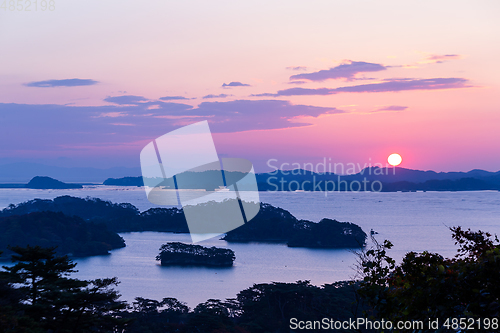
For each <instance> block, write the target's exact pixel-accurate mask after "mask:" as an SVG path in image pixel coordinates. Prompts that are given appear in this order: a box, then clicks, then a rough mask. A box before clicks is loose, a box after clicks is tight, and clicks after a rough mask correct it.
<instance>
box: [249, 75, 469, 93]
mask: <svg viewBox="0 0 500 333" xmlns="http://www.w3.org/2000/svg"><path fill="white" fill-rule="evenodd" d="M468 82H469V80H467V79H463V78H434V79H387V80H384V82H381V83H371V84H361V85H355V86H349V87H339V88H315V89H309V88H299V87H297V88H290V89H284V90H279V91H278V92H277V93H276V94H270V93H264V94H256V95H252V96H272V97H278V96H303V95H334V94H338V93H343V92H357V93H367V92H396V91H407V90H440V89H457V88H469V87H472V85H469V84H467V83H468Z"/></svg>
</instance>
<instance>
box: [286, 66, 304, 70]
mask: <svg viewBox="0 0 500 333" xmlns="http://www.w3.org/2000/svg"><path fill="white" fill-rule="evenodd" d="M286 69H291V70H292V71H305V70H306V69H307V67H306V66H295V67H294V66H288V67H287V68H286Z"/></svg>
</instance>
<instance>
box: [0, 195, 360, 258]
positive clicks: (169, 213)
mask: <svg viewBox="0 0 500 333" xmlns="http://www.w3.org/2000/svg"><path fill="white" fill-rule="evenodd" d="M211 204H215V203H214V202H211V203H210V202H209V203H205V204H203V205H211ZM42 211H52V212H62V213H63V214H66V215H68V216H78V217H80V218H81V219H83V220H85V221H87V222H92V223H94V224H103V225H105V226H106V227H107V229H108V230H110V231H112V232H115V233H118V232H135V231H157V232H175V233H188V232H189V228H188V225H187V222H186V219H185V217H184V213H183V211H182V209H178V208H175V207H174V208H151V209H149V210H147V211H144V212H140V211H139V210H138V209H137V208H136V207H135V206H134V205H132V204H129V203H120V204H117V203H111V202H109V201H104V200H101V199H97V198H86V199H82V198H75V197H71V196H61V197H57V198H55V199H53V200H50V199H34V200H30V201H27V202H24V203H20V204H18V205H10V206H9V207H7V208H5V209H4V210H2V211H0V217H2V216H3V217H7V216H13V215H23V214H29V213H33V212H42ZM0 231H1V230H0ZM366 237H367V235H366V233H365V232H364V231H363V230H362V229H361V228H360V227H359V226H357V225H355V224H353V223H349V222H338V221H335V220H331V219H323V220H321V221H320V222H319V223H316V222H311V221H307V220H298V219H297V218H296V217H294V216H293V215H292V214H290V212H288V211H286V210H284V209H281V208H278V207H274V206H272V205H270V204H265V203H261V204H260V211H259V213H258V214H257V215H256V216H255V217H254V218H253V219H252V220H250V221H249V222H248V223H246V224H244V225H242V226H241V227H239V228H237V229H234V230H232V231H230V232H228V233H227V235H226V236H225V237H224V239H225V240H226V241H228V242H278V243H284V244H288V246H294V247H311V248H358V247H362V246H364V245H365V240H366ZM52 245H54V244H52Z"/></svg>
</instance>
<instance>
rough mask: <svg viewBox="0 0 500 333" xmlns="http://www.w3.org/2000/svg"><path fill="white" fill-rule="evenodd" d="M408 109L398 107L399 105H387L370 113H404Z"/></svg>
mask: <svg viewBox="0 0 500 333" xmlns="http://www.w3.org/2000/svg"><path fill="white" fill-rule="evenodd" d="M406 109H408V107H407V106H400V105H389V106H383V107H381V108H378V109H376V110H374V111H372V112H380V111H404V110H406Z"/></svg>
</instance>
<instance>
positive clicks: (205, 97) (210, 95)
mask: <svg viewBox="0 0 500 333" xmlns="http://www.w3.org/2000/svg"><path fill="white" fill-rule="evenodd" d="M229 96H233V95H226V94H219V95H214V94H209V95H206V96H203V97H202V98H203V99H208V98H226V97H229Z"/></svg>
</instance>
